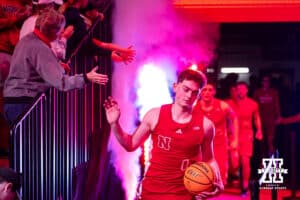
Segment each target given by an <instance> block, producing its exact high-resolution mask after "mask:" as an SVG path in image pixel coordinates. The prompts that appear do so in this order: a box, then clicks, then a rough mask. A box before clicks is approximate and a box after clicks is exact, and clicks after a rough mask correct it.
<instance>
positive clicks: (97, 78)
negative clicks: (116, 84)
mask: <svg viewBox="0 0 300 200" xmlns="http://www.w3.org/2000/svg"><path fill="white" fill-rule="evenodd" d="M97 69H98V67H94V68H93V69H92V70H91V71H90V72H88V73H86V77H87V79H88V80H89V81H91V82H92V83H96V84H99V85H106V83H107V82H108V77H107V75H106V74H99V73H97Z"/></svg>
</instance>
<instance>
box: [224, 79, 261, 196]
mask: <svg viewBox="0 0 300 200" xmlns="http://www.w3.org/2000/svg"><path fill="white" fill-rule="evenodd" d="M236 88H237V99H236V100H228V101H227V103H228V104H229V105H230V106H231V107H232V109H233V110H234V111H235V113H236V114H237V116H238V121H239V137H238V138H239V145H238V146H239V157H240V165H241V167H242V174H241V175H242V176H241V177H242V182H241V187H242V195H243V196H244V195H247V192H248V182H249V178H250V171H251V168H250V158H251V156H252V150H253V128H252V119H253V118H254V125H255V128H256V133H255V138H256V139H258V140H262V138H263V135H262V130H261V121H260V116H259V111H258V104H257V103H256V102H255V101H254V100H252V99H250V98H249V97H248V96H247V93H248V85H247V84H246V83H245V82H238V83H237V86H236Z"/></svg>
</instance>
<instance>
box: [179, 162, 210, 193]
mask: <svg viewBox="0 0 300 200" xmlns="http://www.w3.org/2000/svg"><path fill="white" fill-rule="evenodd" d="M214 180H215V174H214V171H213V169H212V168H211V166H210V165H209V164H207V163H205V162H197V163H194V164H192V165H190V166H189V167H188V168H187V169H186V170H185V172H184V177H183V183H184V186H185V188H186V189H187V190H188V191H189V192H190V193H192V194H199V193H200V192H204V191H206V192H208V191H212V190H213V183H214Z"/></svg>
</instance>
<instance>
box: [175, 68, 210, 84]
mask: <svg viewBox="0 0 300 200" xmlns="http://www.w3.org/2000/svg"><path fill="white" fill-rule="evenodd" d="M184 80H192V81H195V82H196V83H198V84H199V87H200V88H202V87H203V86H204V85H205V84H206V76H205V75H204V74H203V73H202V72H200V71H196V70H192V69H185V70H183V71H182V72H181V73H180V74H179V75H178V78H177V83H181V82H183V81H184Z"/></svg>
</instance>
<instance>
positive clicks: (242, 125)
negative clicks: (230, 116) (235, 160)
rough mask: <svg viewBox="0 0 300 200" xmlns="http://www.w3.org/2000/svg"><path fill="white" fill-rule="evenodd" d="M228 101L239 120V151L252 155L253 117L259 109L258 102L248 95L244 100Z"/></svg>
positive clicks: (242, 153)
mask: <svg viewBox="0 0 300 200" xmlns="http://www.w3.org/2000/svg"><path fill="white" fill-rule="evenodd" d="M227 103H228V104H229V105H230V106H231V108H232V109H233V110H234V111H235V113H236V114H237V117H238V120H239V151H240V154H241V155H247V156H251V155H252V148H253V144H252V143H253V128H252V119H253V116H254V112H255V111H257V110H258V104H257V103H256V102H255V101H254V100H252V99H250V98H248V97H246V98H245V99H243V100H239V101H233V100H228V101H227Z"/></svg>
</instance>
